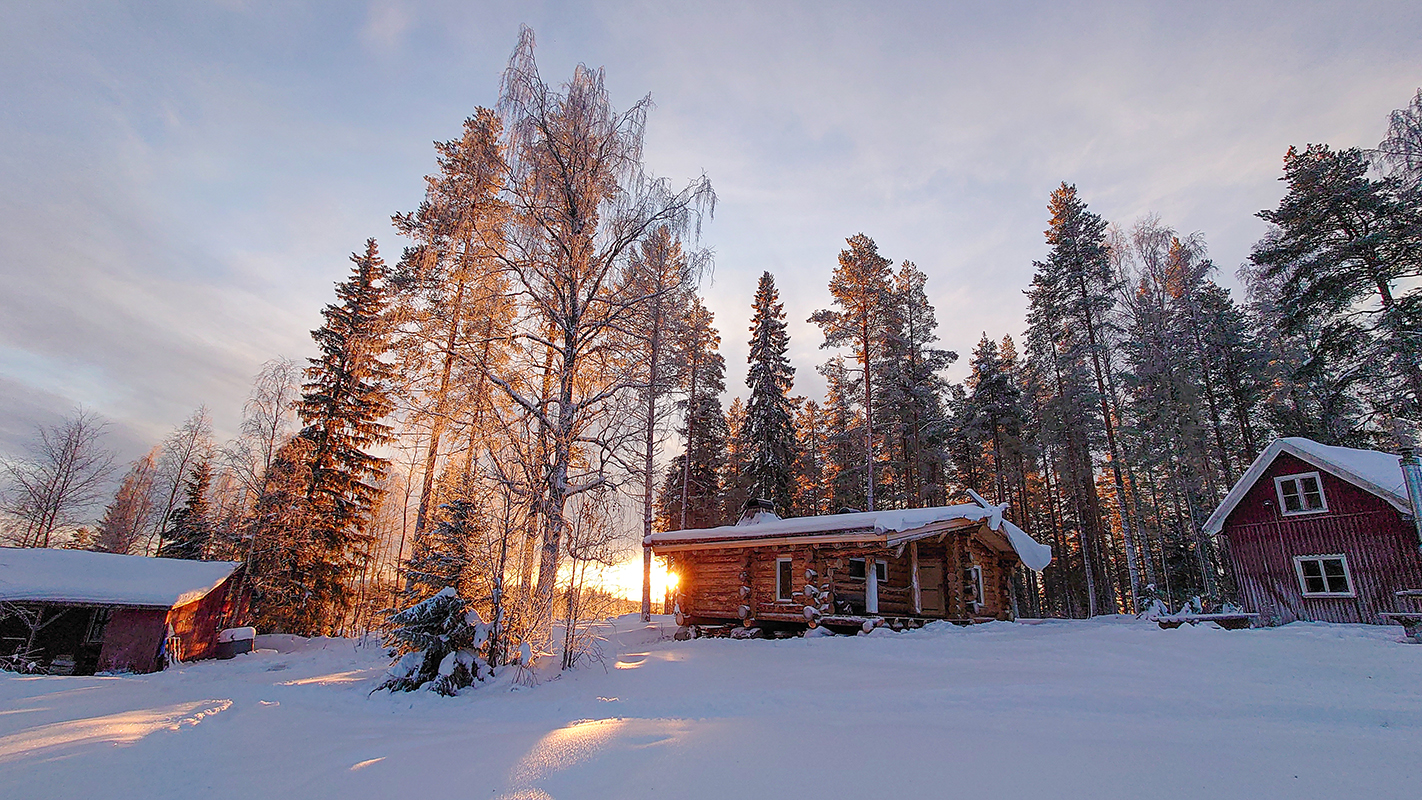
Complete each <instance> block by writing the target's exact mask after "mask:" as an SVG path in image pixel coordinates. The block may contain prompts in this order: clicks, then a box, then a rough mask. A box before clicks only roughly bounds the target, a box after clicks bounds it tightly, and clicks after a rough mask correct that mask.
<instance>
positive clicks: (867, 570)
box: [864, 555, 879, 614]
mask: <svg viewBox="0 0 1422 800" xmlns="http://www.w3.org/2000/svg"><path fill="white" fill-rule="evenodd" d="M875 566H876V565H875V561H874V559H873V558H870V557H869V556H867V555H866V556H865V557H864V613H866V614H877V613H879V570H878V569H876V568H875Z"/></svg>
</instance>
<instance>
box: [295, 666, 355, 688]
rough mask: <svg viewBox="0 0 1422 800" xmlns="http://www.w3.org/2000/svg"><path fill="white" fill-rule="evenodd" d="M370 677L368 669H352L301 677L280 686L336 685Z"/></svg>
mask: <svg viewBox="0 0 1422 800" xmlns="http://www.w3.org/2000/svg"><path fill="white" fill-rule="evenodd" d="M366 677H368V673H367V671H366V670H351V671H350V672H332V673H331V674H330V675H315V676H313V677H310V678H300V679H298V680H294V681H283V682H282V683H280V684H278V685H280V686H309V685H311V684H316V685H317V686H335V685H337V684H342V683H355V682H356V681H359V680H363V679H364V678H366Z"/></svg>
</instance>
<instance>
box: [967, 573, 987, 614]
mask: <svg viewBox="0 0 1422 800" xmlns="http://www.w3.org/2000/svg"><path fill="white" fill-rule="evenodd" d="M968 579H969V580H970V581H972V584H973V610H974V611H981V610H982V608H983V606H985V605H987V603H985V602H983V568H982V567H981V566H979V565H977V564H974V565H973V566H971V567H968Z"/></svg>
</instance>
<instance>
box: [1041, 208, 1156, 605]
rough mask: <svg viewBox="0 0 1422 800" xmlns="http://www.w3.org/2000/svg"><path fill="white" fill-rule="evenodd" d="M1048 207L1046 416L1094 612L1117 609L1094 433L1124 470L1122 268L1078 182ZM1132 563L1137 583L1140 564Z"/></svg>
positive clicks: (1044, 288) (1044, 299) (1044, 291)
mask: <svg viewBox="0 0 1422 800" xmlns="http://www.w3.org/2000/svg"><path fill="white" fill-rule="evenodd" d="M1048 210H1049V211H1050V212H1051V215H1052V216H1051V223H1050V227H1049V228H1048V229H1047V232H1046V238H1047V244H1048V245H1049V246H1051V248H1052V250H1051V252H1050V254H1049V255H1048V257H1047V260H1046V261H1039V262H1036V263H1035V264H1034V266H1035V267H1036V274H1035V275H1034V276H1033V278H1032V288H1031V290H1029V292H1028V297H1029V300H1030V308H1029V311H1028V344H1029V348H1030V350H1031V353H1032V355H1033V356H1034V358H1036V359H1037V360H1038V362H1039V365H1040V372H1041V373H1042V374H1043V375H1044V376H1045V377H1046V378H1047V379H1048V380H1049V381H1050V383H1049V384H1048V385H1050V386H1051V387H1052V388H1051V395H1050V397H1049V399H1048V401H1047V403H1046V407H1045V408H1044V412H1045V413H1046V414H1047V416H1048V422H1047V423H1046V424H1048V425H1049V426H1050V427H1051V428H1053V429H1054V436H1055V437H1056V439H1057V442H1058V443H1059V445H1060V446H1059V452H1060V455H1061V458H1062V469H1063V478H1064V481H1063V482H1064V483H1065V487H1064V488H1065V491H1066V492H1068V493H1069V494H1070V496H1071V499H1072V503H1071V506H1072V508H1071V510H1072V512H1073V514H1074V516H1075V522H1076V524H1077V525H1079V526H1080V527H1079V528H1078V530H1079V531H1080V534H1079V535H1080V544H1081V557H1082V568H1083V578H1084V582H1085V584H1086V585H1085V589H1086V596H1087V597H1086V599H1087V613H1088V614H1089V615H1092V616H1094V615H1095V614H1097V613H1098V611H1105V612H1107V613H1111V612H1114V611H1115V608H1116V594H1117V593H1116V592H1115V589H1114V587H1113V585H1112V581H1111V575H1110V572H1109V570H1108V557H1107V554H1106V548H1107V546H1108V536H1107V533H1108V532H1107V530H1106V529H1105V515H1104V509H1103V508H1102V505H1101V496H1100V494H1099V493H1098V491H1097V487H1096V480H1095V467H1094V458H1093V449H1094V445H1095V444H1096V442H1095V441H1094V437H1095V436H1096V435H1097V433H1098V432H1104V433H1105V437H1104V438H1105V439H1106V440H1107V442H1106V444H1107V449H1108V451H1109V452H1110V453H1112V454H1113V455H1114V458H1113V460H1112V466H1113V471H1118V468H1119V451H1118V449H1117V447H1116V444H1115V441H1114V431H1113V430H1112V419H1111V414H1110V411H1109V398H1108V396H1107V392H1106V389H1105V377H1106V376H1105V373H1104V366H1105V365H1104V362H1103V358H1104V352H1103V351H1104V348H1103V344H1104V343H1103V341H1102V336H1101V335H1102V327H1103V318H1104V316H1105V313H1106V311H1107V310H1108V309H1109V307H1110V306H1111V303H1112V292H1113V291H1114V289H1115V276H1114V275H1113V274H1112V271H1111V267H1110V262H1109V258H1108V253H1109V251H1108V249H1107V246H1106V241H1105V231H1106V223H1105V221H1104V220H1102V219H1101V217H1100V216H1098V215H1096V214H1094V213H1092V212H1091V211H1089V210H1087V207H1086V204H1085V203H1084V202H1083V201H1082V200H1081V199H1080V198H1079V197H1078V195H1077V192H1076V187H1074V186H1069V185H1067V184H1065V183H1063V184H1062V185H1061V186H1060V187H1059V188H1058V189H1056V190H1055V191H1053V192H1052V196H1051V201H1050V203H1049V205H1048ZM1117 483H1118V485H1120V484H1121V483H1122V481H1118V482H1117ZM1122 519H1123V520H1124V517H1123V518H1122ZM1123 533H1125V534H1126V537H1125V538H1126V539H1127V543H1128V544H1127V548H1126V549H1127V553H1128V555H1129V554H1131V553H1132V552H1133V548H1132V547H1131V546H1130V540H1131V538H1132V537H1131V536H1130V535H1129V529H1125V530H1123ZM1130 557H1131V558H1134V556H1133V555H1131V556H1130ZM1130 571H1131V580H1132V589H1134V584H1135V565H1134V564H1132V565H1131V570H1130Z"/></svg>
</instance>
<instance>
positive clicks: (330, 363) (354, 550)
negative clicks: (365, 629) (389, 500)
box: [297, 239, 392, 631]
mask: <svg viewBox="0 0 1422 800" xmlns="http://www.w3.org/2000/svg"><path fill="white" fill-rule="evenodd" d="M351 261H352V263H353V267H352V270H351V274H350V277H349V278H348V279H347V280H345V281H343V282H341V283H338V284H337V285H336V297H337V299H338V301H339V302H338V303H337V304H332V305H327V306H326V308H325V310H323V311H322V312H321V313H322V316H323V317H325V320H326V322H325V324H324V325H323V326H321V327H320V328H319V329H317V330H315V331H313V332H312V333H311V337H312V338H313V339H314V340H315V341H316V344H317V347H318V348H319V350H320V353H321V355H320V357H318V358H313V359H311V362H310V363H311V366H309V367H308V368H307V370H306V383H304V384H303V385H302V397H301V402H300V403H299V404H298V406H297V411H298V413H299V414H300V416H301V421H302V424H303V425H305V427H304V428H303V429H302V430H301V433H300V434H299V435H300V436H301V438H302V439H305V440H306V441H308V442H310V443H311V445H312V446H311V451H310V458H311V461H310V476H309V481H308V484H307V487H306V503H307V505H308V506H309V507H310V513H311V520H312V524H313V525H314V526H315V529H314V530H313V534H314V544H315V546H316V547H317V548H318V552H317V553H316V554H315V559H314V561H313V563H312V573H311V574H310V575H308V576H306V580H305V603H304V613H305V615H306V624H307V628H308V629H309V630H311V631H321V630H328V629H330V628H331V626H332V625H333V624H334V622H335V621H336V620H337V619H339V617H340V615H341V613H343V611H344V609H345V607H346V606H347V604H348V603H349V602H350V590H349V588H348V587H347V585H346V582H345V581H346V578H348V577H349V576H350V574H351V573H352V572H353V571H354V569H355V567H356V565H357V564H358V563H359V560H360V559H361V558H362V557H363V553H364V552H365V551H366V550H367V549H368V547H369V545H370V536H369V534H368V533H367V532H366V527H367V524H368V522H369V520H370V516H371V514H372V512H373V511H374V509H375V507H376V504H377V503H378V502H379V500H380V496H381V490H380V488H379V485H378V483H377V482H378V481H379V480H380V478H381V477H382V476H383V475H384V474H385V464H386V461H385V459H384V458H381V457H379V456H376V455H373V454H372V453H370V452H369V450H370V449H372V448H374V447H375V446H378V445H380V444H383V443H385V442H386V441H388V440H389V438H390V428H389V426H387V425H385V424H383V423H382V422H381V420H382V419H384V418H385V417H386V416H387V415H388V414H389V413H390V411H391V408H392V404H391V402H390V398H389V395H388V387H389V384H390V381H391V377H392V376H391V370H390V367H389V366H388V365H387V364H386V363H385V362H383V361H382V360H381V356H382V355H384V354H385V352H386V350H387V349H388V342H389V331H388V324H387V320H386V319H385V317H384V312H385V308H386V305H387V290H386V286H385V263H384V261H382V260H381V258H380V254H379V252H378V250H377V248H376V245H375V240H374V239H370V240H368V241H367V242H366V248H365V253H364V254H354V255H352V256H351Z"/></svg>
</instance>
